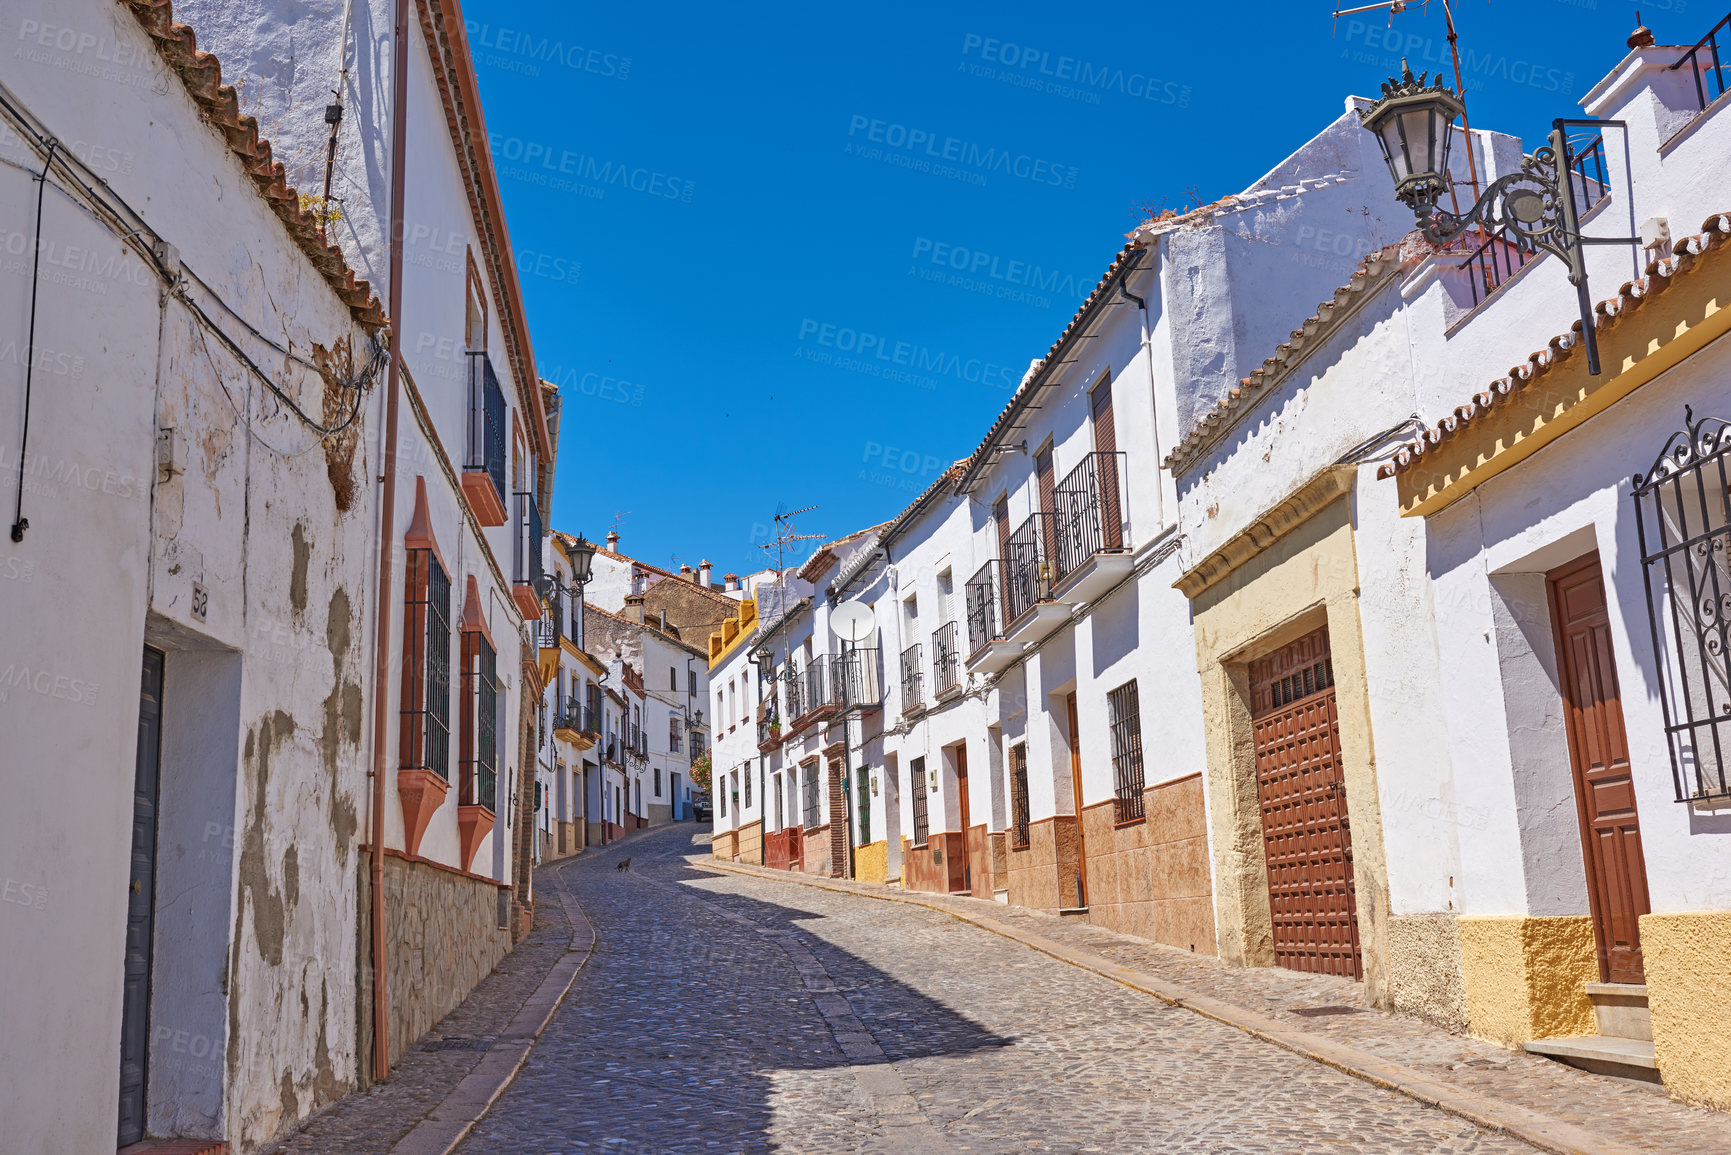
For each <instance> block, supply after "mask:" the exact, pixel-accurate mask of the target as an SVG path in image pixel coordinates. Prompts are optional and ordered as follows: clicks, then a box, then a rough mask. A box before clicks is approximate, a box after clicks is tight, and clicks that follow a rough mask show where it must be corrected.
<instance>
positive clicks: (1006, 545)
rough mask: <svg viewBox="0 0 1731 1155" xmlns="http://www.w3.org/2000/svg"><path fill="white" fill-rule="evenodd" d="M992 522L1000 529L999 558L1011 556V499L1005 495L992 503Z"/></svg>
mask: <svg viewBox="0 0 1731 1155" xmlns="http://www.w3.org/2000/svg"><path fill="white" fill-rule="evenodd" d="M992 521H993V522H994V523H996V524H997V527H998V556H999V557H1009V556H1010V497H1009V495H1008V494H1004V495H1002V496H1000V497H999V498H998V500H997V501H994V502H993V503H992Z"/></svg>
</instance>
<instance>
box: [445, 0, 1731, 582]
mask: <svg viewBox="0 0 1731 1155" xmlns="http://www.w3.org/2000/svg"><path fill="white" fill-rule="evenodd" d="M1460 3H1461V8H1460V10H1459V11H1458V12H1457V14H1456V19H1457V22H1458V25H1459V28H1460V32H1461V47H1462V50H1463V53H1464V54H1466V56H1467V60H1466V72H1467V74H1468V75H1467V87H1468V97H1467V99H1468V108H1469V115H1470V117H1471V119H1472V121H1473V124H1474V126H1475V127H1481V128H1497V129H1501V130H1504V131H1510V132H1516V133H1519V134H1521V135H1522V136H1523V137H1524V138H1525V139H1526V141H1527V143H1528V146H1529V147H1531V145H1532V143H1533V142H1534V141H1535V140H1537V139H1538V138H1539V137H1540V136H1541V135H1542V134H1543V133H1544V132H1545V131H1547V130H1548V128H1549V121H1550V119H1551V118H1552V117H1556V116H1575V115H1579V111H1578V107H1577V105H1576V103H1575V102H1576V101H1577V100H1578V99H1579V98H1580V96H1581V95H1582V94H1583V93H1584V92H1585V91H1586V90H1587V89H1588V88H1589V87H1590V86H1591V85H1592V84H1593V83H1595V82H1596V81H1597V80H1598V79H1599V78H1600V77H1601V76H1602V75H1603V74H1604V73H1605V72H1606V71H1607V70H1608V69H1609V68H1610V67H1611V66H1612V65H1613V64H1614V63H1615V62H1616V61H1617V60H1618V59H1620V58H1621V56H1622V54H1623V52H1624V51H1625V49H1624V38H1625V37H1626V36H1627V35H1628V33H1629V31H1630V30H1631V29H1632V28H1633V27H1634V26H1635V5H1634V4H1633V3H1627V2H1625V0H1578V2H1576V3H1557V2H1549V0H1522V2H1520V3H1499V4H1496V5H1494V6H1493V5H1492V4H1491V3H1489V2H1488V0H1460ZM1640 7H1641V11H1642V14H1643V15H1644V16H1645V18H1646V21H1647V23H1648V24H1649V25H1651V26H1652V27H1653V28H1654V30H1655V32H1656V33H1657V34H1658V36H1659V40H1660V42H1661V43H1679V42H1682V43H1693V42H1694V41H1695V40H1696V39H1698V38H1699V37H1700V36H1701V35H1702V34H1703V33H1704V32H1705V31H1706V30H1707V28H1708V27H1709V26H1710V25H1711V24H1712V23H1713V22H1714V20H1715V19H1716V14H1715V13H1713V12H1709V10H1708V9H1706V8H1701V9H1700V10H1696V7H1695V5H1693V4H1689V3H1688V2H1687V0H1660V2H1659V3H1652V2H1650V0H1643V2H1642V3H1641V6H1640ZM464 8H465V13H466V16H467V19H468V21H469V38H470V49H471V52H472V53H473V55H474V57H475V62H476V70H477V72H478V74H479V77H480V85H481V93H482V97H483V100H484V102H485V106H486V117H487V126H488V132H489V137H490V138H491V139H490V142H489V144H490V148H491V150H492V153H493V158H494V164H495V166H496V168H497V170H498V173H499V179H500V186H501V188H502V190H503V193H504V198H505V205H506V209H507V213H508V216H509V222H510V230H511V239H512V244H513V247H514V248H515V249H516V251H517V259H518V268H519V272H520V274H521V281H522V285H523V290H524V294H525V296H526V298H527V303H528V310H529V319H530V326H531V335H532V337H533V340H534V343H535V353H536V359H537V361H538V362H539V367H540V370H541V373H542V375H543V376H545V377H547V378H549V379H551V380H554V381H556V382H558V383H559V385H560V386H561V389H562V391H563V393H564V396H565V425H564V430H563V439H562V450H561V453H560V460H559V470H558V481H557V487H556V491H555V498H554V508H553V511H552V523H553V525H554V526H556V527H557V528H560V529H563V530H567V531H571V532H576V531H579V530H580V531H582V532H584V533H586V534H588V535H589V536H590V537H591V538H598V537H600V536H601V535H602V534H604V533H606V532H607V529H608V527H609V526H610V525H612V524H614V521H615V517H616V516H619V515H622V516H620V520H619V522H618V525H619V531H620V533H621V535H622V538H623V543H622V548H623V549H624V550H625V551H626V552H628V553H630V554H632V555H634V556H636V557H639V558H642V559H643V560H645V561H649V562H652V563H655V564H659V565H664V566H676V565H677V564H678V562H679V561H686V562H689V563H691V564H693V565H695V564H696V563H697V561H698V560H699V558H702V557H707V558H710V559H711V560H713V561H714V562H715V564H716V566H717V567H718V568H717V572H718V573H720V572H722V571H724V570H735V571H738V572H742V573H743V572H746V571H747V570H749V569H756V568H760V567H761V566H762V565H763V564H764V559H765V553H764V551H763V550H762V549H761V548H759V544H758V543H760V542H762V541H764V540H765V539H766V538H767V536H768V533H767V530H766V526H768V524H769V523H770V521H771V515H772V514H774V513H775V511H776V510H777V508H778V507H779V508H785V509H796V508H800V507H804V506H812V505H815V506H817V507H818V508H817V510H816V511H814V512H812V513H809V514H806V515H804V516H803V517H801V518H799V519H798V526H799V529H800V530H801V531H802V532H814V533H825V534H831V535H835V536H840V535H842V534H846V533H849V532H852V531H853V530H855V529H857V528H860V527H862V526H865V525H869V524H872V523H874V522H877V521H881V520H884V519H887V518H889V517H891V516H893V515H894V514H895V513H896V512H897V511H898V510H900V509H901V508H902V507H903V506H905V505H906V504H907V502H908V501H909V500H911V498H912V497H913V496H915V495H916V494H917V493H918V492H919V491H920V490H922V489H924V488H925V486H926V485H927V484H929V483H930V481H931V480H932V479H933V478H934V477H935V476H936V474H937V472H938V471H940V470H941V469H942V468H943V467H944V466H945V465H947V464H948V463H949V462H951V461H953V460H954V459H956V458H958V457H961V456H964V455H965V454H967V453H968V452H970V451H971V450H972V449H973V448H974V447H975V445H977V444H978V440H979V438H980V437H981V436H982V435H983V433H984V431H985V429H986V427H987V425H988V423H989V422H990V420H991V418H992V416H993V415H995V414H996V413H997V411H998V410H999V409H1000V408H1002V406H1003V405H1004V403H1005V401H1006V400H1007V398H1008V396H1009V391H1010V390H1011V389H1012V388H1013V387H1014V386H1015V384H1016V383H1017V382H1018V381H1019V380H1020V378H1021V375H1022V373H1023V371H1024V370H1025V369H1026V368H1027V365H1028V362H1029V360H1030V359H1031V358H1034V357H1037V356H1039V355H1041V354H1042V353H1043V352H1044V351H1045V350H1046V349H1047V347H1049V346H1050V344H1051V343H1052V341H1054V340H1055V339H1056V338H1057V336H1058V334H1059V332H1060V331H1061V330H1062V329H1063V326H1064V325H1065V323H1066V322H1067V321H1068V319H1069V317H1070V315H1071V313H1072V312H1073V311H1074V310H1075V308H1076V306H1077V305H1078V304H1079V303H1080V302H1081V300H1082V298H1083V297H1084V296H1086V294H1087V292H1088V290H1089V289H1090V288H1091V287H1092V286H1093V284H1094V282H1095V281H1096V280H1097V279H1098V277H1099V276H1100V274H1101V273H1102V272H1103V271H1104V269H1105V267H1106V265H1107V264H1108V262H1109V261H1110V260H1111V258H1112V256H1113V254H1114V253H1115V252H1116V251H1117V250H1118V248H1119V246H1120V245H1122V243H1123V234H1124V233H1126V232H1127V231H1129V230H1130V229H1131V228H1133V227H1134V226H1135V225H1136V223H1137V222H1138V221H1139V220H1140V219H1141V217H1142V213H1141V211H1140V210H1141V209H1143V208H1144V207H1146V206H1149V205H1153V206H1156V207H1158V206H1161V205H1165V206H1169V207H1174V208H1182V207H1184V206H1185V204H1186V203H1187V200H1188V198H1189V197H1191V196H1200V197H1201V199H1202V200H1203V201H1207V200H1213V199H1215V198H1217V197H1219V196H1222V195H1224V194H1226V193H1229V192H1233V191H1236V190H1238V189H1241V188H1243V187H1244V186H1245V185H1246V184H1248V183H1250V182H1251V181H1253V180H1255V179H1256V178H1257V177H1259V176H1260V175H1262V173H1264V172H1266V171H1267V170H1268V169H1270V168H1271V167H1273V165H1274V164H1275V163H1276V162H1278V161H1279V160H1280V159H1281V158H1283V157H1284V156H1286V155H1287V154H1288V153H1290V152H1291V151H1292V150H1293V149H1294V148H1295V147H1297V146H1298V145H1299V144H1300V143H1302V142H1303V141H1304V140H1305V139H1307V138H1308V137H1309V136H1310V135H1312V134H1313V133H1314V132H1316V131H1317V130H1318V129H1320V128H1321V127H1322V126H1324V125H1325V124H1327V123H1328V122H1329V121H1330V120H1332V119H1333V118H1334V117H1336V116H1338V115H1339V113H1340V110H1341V107H1342V101H1343V99H1344V98H1345V96H1346V95H1347V94H1348V93H1359V94H1366V95H1369V94H1374V93H1375V91H1376V89H1377V86H1378V84H1379V83H1380V81H1381V80H1382V79H1383V77H1385V76H1386V75H1388V74H1389V73H1390V72H1391V71H1392V70H1393V69H1394V68H1396V67H1397V66H1398V62H1399V57H1400V56H1401V54H1402V53H1403V52H1405V53H1407V54H1408V55H1410V56H1411V58H1412V64H1413V68H1414V69H1415V71H1416V70H1419V69H1423V68H1435V67H1437V66H1438V65H1439V64H1443V65H1444V66H1445V67H1446V62H1447V59H1448V57H1447V45H1446V43H1445V41H1444V39H1443V31H1444V30H1443V17H1442V9H1441V4H1440V2H1438V0H1432V3H1431V4H1430V6H1429V9H1428V10H1425V11H1420V10H1418V9H1417V6H1416V5H1415V6H1414V10H1412V11H1409V12H1407V13H1404V14H1402V15H1399V16H1396V17H1395V18H1394V26H1393V28H1392V29H1390V28H1389V26H1388V20H1387V17H1386V16H1384V15H1381V14H1376V13H1367V14H1363V15H1360V16H1346V17H1342V18H1340V20H1339V21H1338V23H1336V22H1335V21H1334V20H1333V19H1332V18H1331V13H1332V10H1331V8H1330V6H1329V4H1328V3H1327V0H1281V2H1278V3H1276V2H1271V0H1245V2H1241V3H1238V4H1234V5H1232V6H1230V7H1227V6H1224V5H1223V6H1219V7H1216V6H1214V5H1211V4H1207V3H1195V2H1192V3H1187V4H1184V5H1174V4H1135V5H1114V4H1105V5H1101V4H1094V5H1080V6H1070V5H1060V4H1047V5H1041V6H1030V5H1019V4H997V5H990V6H986V5H981V6H977V7H973V6H967V7H964V6H961V5H952V6H946V7H943V8H941V9H934V8H932V7H931V6H929V5H907V4H874V5H871V6H869V7H868V6H863V5H862V6H848V7H841V6H824V5H805V6H798V7H795V6H780V5H777V6H757V7H752V6H743V5H713V4H706V5H687V4H659V5H600V4H591V3H567V2H563V0H559V2H554V0H510V2H505V0H467V3H466V4H465V5H464ZM1535 30H1536V31H1538V32H1539V33H1540V35H1539V36H1537V37H1535V38H1534V39H1532V40H1530V41H1528V40H1515V39H1509V38H1506V36H1505V34H1506V33H1513V34H1517V35H1518V34H1522V33H1527V32H1531V31H1535ZM1295 320H1296V318H1295ZM861 350H863V351H864V353H863V355H862V352H861ZM880 351H881V354H880ZM898 362H899V363H902V364H910V363H911V364H916V365H917V364H919V363H923V364H925V365H927V366H934V365H936V366H941V368H939V369H937V370H934V371H930V372H918V371H917V370H912V369H908V370H900V371H896V370H895V369H894V367H895V366H896V365H897V364H898ZM886 365H887V366H890V367H891V369H892V372H890V373H888V374H885V373H883V372H882V371H881V369H882V367H883V366H886ZM866 367H869V368H876V369H878V370H880V371H878V372H875V373H874V372H871V371H868V368H866Z"/></svg>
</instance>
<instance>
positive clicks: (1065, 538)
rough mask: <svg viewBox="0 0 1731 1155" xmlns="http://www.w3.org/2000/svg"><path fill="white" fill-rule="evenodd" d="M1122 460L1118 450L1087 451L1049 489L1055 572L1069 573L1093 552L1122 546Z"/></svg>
mask: <svg viewBox="0 0 1731 1155" xmlns="http://www.w3.org/2000/svg"><path fill="white" fill-rule="evenodd" d="M1126 460H1127V455H1126V454H1124V453H1122V452H1119V453H1098V452H1096V453H1090V454H1088V455H1087V456H1086V457H1084V458H1082V460H1081V463H1080V464H1078V465H1077V466H1076V468H1074V469H1072V470H1071V471H1070V472H1069V473H1068V474H1066V475H1065V477H1064V480H1063V481H1061V482H1059V483H1058V487H1057V488H1056V489H1055V490H1053V491H1052V523H1053V525H1052V529H1053V536H1054V538H1055V540H1056V541H1057V545H1058V551H1057V557H1056V559H1055V560H1056V562H1057V570H1056V572H1057V574H1058V575H1063V574H1067V573H1069V572H1070V571H1072V570H1074V569H1075V568H1076V567H1077V566H1079V565H1081V564H1082V563H1083V562H1085V561H1087V560H1088V559H1089V558H1091V557H1093V556H1094V555H1095V554H1097V553H1102V552H1104V551H1106V550H1118V549H1122V548H1123V546H1124V520H1123V518H1124V499H1123V485H1122V482H1121V479H1120V474H1121V473H1122V471H1123V470H1124V468H1125V464H1124V463H1125V461H1126ZM1054 580H1057V579H1056V578H1054Z"/></svg>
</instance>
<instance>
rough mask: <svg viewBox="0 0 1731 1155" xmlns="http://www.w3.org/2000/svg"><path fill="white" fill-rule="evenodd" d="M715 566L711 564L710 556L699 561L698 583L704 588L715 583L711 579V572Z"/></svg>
mask: <svg viewBox="0 0 1731 1155" xmlns="http://www.w3.org/2000/svg"><path fill="white" fill-rule="evenodd" d="M713 568H714V567H713V566H711V565H710V564H709V559H708V558H704V559H703V560H702V561H700V562H698V563H697V584H698V585H700V586H702V587H703V588H704V589H709V588H710V587H711V586H713V585H714V584H715V583H714V582H712V581H710V580H709V574H710V571H711V570H712V569H713Z"/></svg>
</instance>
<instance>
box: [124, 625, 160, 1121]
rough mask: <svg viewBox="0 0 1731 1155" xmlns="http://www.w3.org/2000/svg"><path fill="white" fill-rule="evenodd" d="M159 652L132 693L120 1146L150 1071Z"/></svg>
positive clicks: (140, 1113) (141, 1110)
mask: <svg viewBox="0 0 1731 1155" xmlns="http://www.w3.org/2000/svg"><path fill="white" fill-rule="evenodd" d="M162 680H163V654H162V651H161V650H153V649H150V648H148V647H147V648H146V649H145V651H144V671H143V676H142V678H141V679H140V685H139V694H138V754H137V759H136V762H135V765H134V773H133V791H132V859H131V863H132V868H131V871H130V874H129V878H130V881H129V882H128V884H127V892H126V955H125V958H124V961H123V963H122V975H123V979H122V994H121V1010H120V1118H119V1128H118V1133H119V1140H120V1146H122V1147H124V1146H126V1145H127V1144H128V1143H136V1142H138V1141H139V1140H140V1139H142V1138H144V1124H145V1105H146V1095H147V1093H148V1085H147V1081H148V1074H149V1069H150V970H151V962H152V955H153V954H154V944H155V929H156V829H157V798H158V795H159V793H160V790H159V785H160V782H161V770H162Z"/></svg>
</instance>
